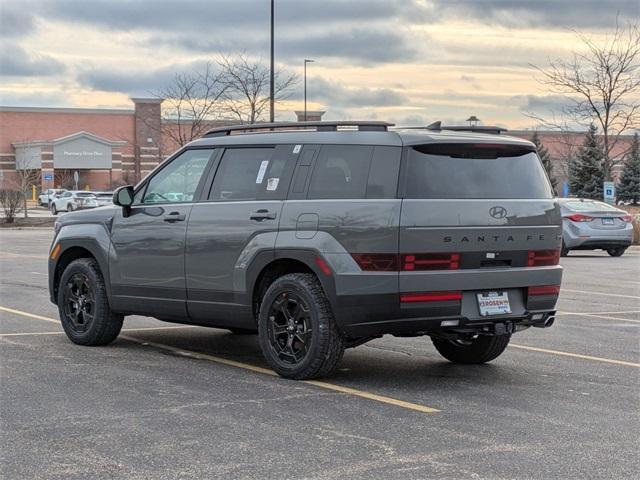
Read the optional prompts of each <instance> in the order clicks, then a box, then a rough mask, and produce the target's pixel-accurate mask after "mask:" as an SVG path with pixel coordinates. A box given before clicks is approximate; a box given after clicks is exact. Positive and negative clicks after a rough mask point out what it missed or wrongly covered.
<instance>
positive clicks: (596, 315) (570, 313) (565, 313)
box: [558, 311, 640, 323]
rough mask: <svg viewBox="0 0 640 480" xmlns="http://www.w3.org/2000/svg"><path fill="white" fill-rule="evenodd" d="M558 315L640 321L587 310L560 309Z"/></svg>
mask: <svg viewBox="0 0 640 480" xmlns="http://www.w3.org/2000/svg"><path fill="white" fill-rule="evenodd" d="M613 313H620V314H622V313H636V312H613ZM558 315H573V316H581V317H589V318H595V319H599V318H602V319H605V320H616V321H619V322H630V323H640V320H634V319H631V318H622V317H612V316H610V315H601V314H599V313H585V312H563V311H559V312H558Z"/></svg>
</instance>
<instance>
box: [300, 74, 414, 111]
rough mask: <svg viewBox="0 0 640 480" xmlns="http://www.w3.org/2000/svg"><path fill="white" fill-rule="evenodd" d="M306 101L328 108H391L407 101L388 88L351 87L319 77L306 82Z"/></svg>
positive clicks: (398, 93)
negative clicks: (336, 106)
mask: <svg viewBox="0 0 640 480" xmlns="http://www.w3.org/2000/svg"><path fill="white" fill-rule="evenodd" d="M296 99H297V98H296ZM307 99H308V100H310V101H314V102H319V103H322V104H324V105H326V106H328V107H330V108H333V106H334V105H338V106H340V107H341V108H363V107H393V106H399V105H404V104H406V103H407V102H408V101H409V98H408V97H407V96H406V95H405V94H403V93H400V92H397V91H395V90H392V89H390V88H369V87H352V86H346V85H344V84H342V83H339V82H336V81H329V80H327V79H324V78H321V77H311V78H309V79H308V80H307Z"/></svg>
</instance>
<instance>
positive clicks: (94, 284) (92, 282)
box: [58, 258, 124, 346]
mask: <svg viewBox="0 0 640 480" xmlns="http://www.w3.org/2000/svg"><path fill="white" fill-rule="evenodd" d="M58 311H59V314H60V320H61V321H62V328H63V329H64V331H65V333H66V334H67V337H69V340H71V341H72V342H73V343H77V344H78V345H89V346H97V345H106V344H108V343H111V342H112V341H113V340H115V339H116V337H117V336H118V334H119V333H120V330H121V329H122V322H123V320H124V317H123V316H122V315H119V314H116V313H113V312H112V311H111V308H110V307H109V302H108V301H107V291H106V288H105V284H104V279H103V278H102V273H101V272H100V269H99V267H98V264H97V262H96V261H95V260H94V259H92V258H80V259H78V260H74V261H73V262H71V263H70V264H69V265H68V266H67V268H65V270H64V272H63V273H62V277H61V278H60V284H59V286H58Z"/></svg>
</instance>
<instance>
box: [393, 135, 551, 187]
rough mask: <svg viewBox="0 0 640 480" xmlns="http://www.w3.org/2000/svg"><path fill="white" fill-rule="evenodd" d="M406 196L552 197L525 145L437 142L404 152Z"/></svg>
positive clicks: (539, 167)
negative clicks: (405, 154)
mask: <svg viewBox="0 0 640 480" xmlns="http://www.w3.org/2000/svg"><path fill="white" fill-rule="evenodd" d="M406 178H407V181H406V192H405V198H441V199H448V198H461V199H474V198H496V199H498V198H551V197H552V196H553V195H552V192H551V186H550V185H549V180H548V179H547V176H546V173H545V171H544V168H543V167H542V164H541V163H540V159H539V158H538V156H537V155H536V153H535V152H533V151H531V149H529V148H527V147H520V146H510V145H488V144H478V145H471V144H436V145H420V146H416V147H412V148H410V149H409V152H408V159H407V175H406Z"/></svg>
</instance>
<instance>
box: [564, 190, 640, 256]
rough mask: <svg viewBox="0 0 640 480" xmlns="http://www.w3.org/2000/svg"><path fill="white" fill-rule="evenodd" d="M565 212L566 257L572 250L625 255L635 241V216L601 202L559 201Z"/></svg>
mask: <svg viewBox="0 0 640 480" xmlns="http://www.w3.org/2000/svg"><path fill="white" fill-rule="evenodd" d="M558 203H559V204H560V208H561V212H562V256H566V255H567V254H568V253H569V251H570V250H596V249H602V250H606V251H607V253H608V254H609V255H611V256H612V257H619V256H621V255H622V254H623V253H624V252H625V250H626V249H627V247H629V245H631V242H632V240H633V225H632V224H631V220H632V218H631V215H629V214H628V213H627V212H625V211H624V210H620V209H619V208H616V207H613V206H611V205H608V204H606V203H604V202H598V201H597V200H589V199H583V198H560V199H558Z"/></svg>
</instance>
